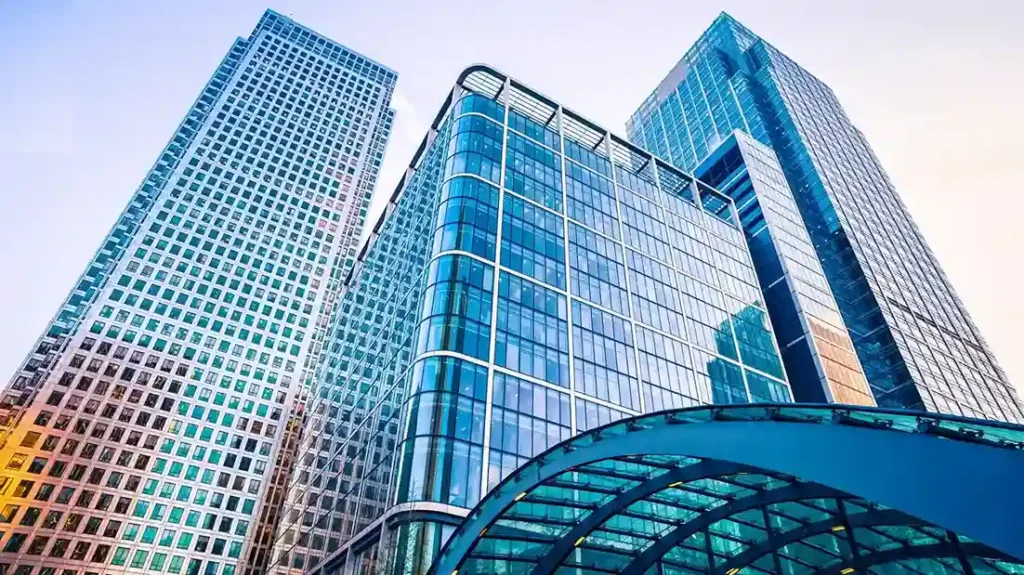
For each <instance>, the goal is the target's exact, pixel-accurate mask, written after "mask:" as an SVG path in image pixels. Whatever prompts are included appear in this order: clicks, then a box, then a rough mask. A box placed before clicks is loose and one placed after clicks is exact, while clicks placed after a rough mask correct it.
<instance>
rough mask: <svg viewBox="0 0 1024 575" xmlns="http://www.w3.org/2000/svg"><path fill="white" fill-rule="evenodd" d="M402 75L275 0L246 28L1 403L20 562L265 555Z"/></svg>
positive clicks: (182, 561)
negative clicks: (291, 448)
mask: <svg viewBox="0 0 1024 575" xmlns="http://www.w3.org/2000/svg"><path fill="white" fill-rule="evenodd" d="M395 80H396V75H395V73H394V72H392V71H391V70H389V69H387V68H385V67H383V66H381V65H380V64H377V63H375V62H373V61H372V60H370V59H368V58H366V57H364V56H361V55H359V54H357V53H355V52H353V51H351V50H349V49H348V48H345V47H344V46H341V45H339V44H337V43H335V42H333V41H331V40H329V39H327V38H324V37H323V36H320V35H319V34H316V33H315V32H312V31H311V30H309V29H307V28H304V27H303V26H301V25H299V24H297V23H295V22H293V21H292V20H290V19H289V18H286V17H284V16H281V15H280V14H277V13H275V12H272V11H268V12H267V13H266V14H264V15H263V17H262V18H261V20H260V21H259V23H258V24H257V26H256V28H255V29H254V30H253V32H252V34H251V35H250V36H249V37H248V38H246V39H242V38H239V39H238V40H237V41H235V43H234V45H233V46H232V47H231V49H230V50H229V52H228V54H227V56H226V57H225V58H224V60H223V61H222V62H221V64H220V65H219V66H218V68H217V70H216V71H215V72H214V74H213V77H212V78H211V79H210V81H209V82H208V83H207V85H206V86H205V87H204V89H203V91H202V92H201V94H200V95H199V98H198V99H197V100H196V102H195V103H194V104H193V105H192V107H191V109H190V110H189V111H188V113H187V114H186V116H185V119H184V120H183V121H182V123H181V125H179V126H178V128H177V130H176V131H175V133H174V134H173V136H172V137H171V139H170V141H169V142H168V144H167V146H166V148H165V149H164V151H163V152H162V153H161V155H160V156H159V158H158V160H157V162H156V164H155V165H154V167H153V168H152V170H151V171H150V173H149V174H148V175H147V177H146V179H145V181H144V182H143V183H142V185H141V186H140V187H139V189H138V190H137V191H136V193H135V195H134V196H133V197H132V199H131V202H130V203H129V205H128V206H127V207H126V209H125V211H124V212H123V213H122V215H121V217H120V218H119V219H118V221H117V222H116V224H115V225H114V227H113V229H112V230H111V232H110V233H109V235H108V236H107V238H106V239H105V240H104V241H103V243H102V245H101V246H100V248H99V249H98V251H97V252H96V255H95V257H94V258H93V260H92V261H91V262H90V263H89V265H88V266H87V267H86V271H85V273H84V274H83V275H82V277H81V279H80V280H79V282H78V284H77V285H76V286H75V288H74V290H73V291H72V292H71V294H70V295H69V296H68V299H67V300H66V301H65V302H64V304H63V305H62V307H61V309H60V311H59V313H58V314H57V316H56V317H55V318H54V319H53V320H52V322H51V323H50V325H49V326H48V327H47V329H46V331H45V333H44V334H43V336H42V337H41V338H40V340H39V342H38V344H37V346H36V348H35V349H34V350H33V351H32V352H31V353H30V354H29V355H28V357H27V358H26V359H25V361H24V363H23V365H22V366H21V367H20V368H19V370H18V372H17V374H16V375H15V376H14V379H13V381H12V383H11V385H10V386H9V387H8V388H7V389H6V391H5V392H4V395H3V399H2V401H0V407H2V408H3V410H4V412H3V418H2V424H3V428H4V429H3V447H2V449H0V465H2V466H3V467H2V471H0V498H2V499H0V523H2V524H3V526H2V527H0V531H2V532H3V539H2V540H0V566H2V568H3V569H2V570H3V571H4V572H11V573H17V574H18V575H54V574H56V573H60V575H77V574H83V575H84V574H89V573H99V572H122V571H127V572H139V573H141V572H143V571H147V572H167V573H186V574H189V575H196V574H204V575H232V574H234V573H236V572H240V571H239V566H240V564H241V563H242V562H244V560H245V558H246V557H247V555H248V553H249V551H250V550H252V551H254V552H255V551H258V549H259V545H256V544H254V541H257V540H259V537H258V533H259V532H266V533H268V534H269V533H271V532H272V525H271V523H272V520H273V517H274V510H275V505H278V504H279V502H280V500H281V497H280V489H281V488H282V487H283V486H284V483H285V481H284V479H283V478H284V477H285V476H286V475H287V474H286V473H279V472H277V471H275V463H278V464H283V465H285V466H286V467H285V469H284V471H287V466H289V465H290V463H291V462H290V458H289V456H288V453H286V452H285V450H283V449H282V447H281V445H282V444H283V443H284V442H285V439H286V437H285V436H286V434H294V433H295V432H296V426H295V425H294V424H295V423H296V421H297V420H296V419H295V418H296V417H299V416H301V406H302V402H303V398H304V388H305V386H307V385H308V383H309V379H310V375H311V369H312V367H313V366H314V365H315V364H316V361H317V357H318V355H319V353H320V349H321V346H322V337H323V334H324V328H325V327H326V326H327V322H328V318H329V316H330V315H331V313H332V311H333V309H334V307H335V301H334V294H335V292H336V289H337V286H338V284H339V282H340V279H341V278H342V277H343V276H344V274H345V273H347V272H348V271H349V270H350V269H351V267H352V264H353V262H354V261H355V254H356V247H357V246H356V242H357V241H358V239H359V237H360V234H361V230H362V225H363V221H364V219H365V216H366V209H367V205H368V203H369V199H370V193H371V191H372V187H373V184H374V181H375V179H376V177H377V173H378V170H379V167H380V162H381V157H382V155H383V151H384V147H385V144H386V141H387V137H388V134H389V132H390V128H391V122H392V119H393V111H392V110H390V109H389V102H390V97H391V94H392V90H393V88H394V84H395ZM293 410H294V411H293ZM286 429H287V431H286ZM292 444H294V438H292ZM274 484H276V485H274ZM263 539H264V541H263V545H264V547H265V545H266V544H268V543H269V540H270V539H269V536H266V537H264V538H263ZM257 555H258V553H254V556H253V560H254V561H257V562H258V561H259V557H258V556H257Z"/></svg>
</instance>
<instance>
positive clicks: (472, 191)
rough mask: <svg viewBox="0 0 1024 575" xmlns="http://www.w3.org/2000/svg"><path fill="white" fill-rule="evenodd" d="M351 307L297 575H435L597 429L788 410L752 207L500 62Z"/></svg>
mask: <svg viewBox="0 0 1024 575" xmlns="http://www.w3.org/2000/svg"><path fill="white" fill-rule="evenodd" d="M340 300H341V304H340V306H341V307H340V309H341V313H339V314H338V315H337V318H336V320H335V323H334V326H333V327H332V329H331V331H330V334H329V336H328V338H327V341H326V343H325V352H324V355H323V357H322V361H321V367H320V372H319V373H318V376H317V378H316V379H315V383H314V386H313V388H312V391H311V399H310V401H309V403H308V405H307V410H308V419H307V426H306V434H305V436H304V438H303V439H302V444H301V447H300V457H299V458H298V461H297V466H296V470H295V473H294V475H293V479H292V482H291V485H290V486H289V490H288V500H287V502H286V505H285V507H286V509H287V512H286V515H285V520H284V521H282V523H281V528H280V530H279V532H278V540H277V543H276V546H275V556H274V559H273V565H274V569H276V570H278V571H281V572H285V571H290V570H291V571H294V572H295V573H298V572H303V571H310V570H318V569H321V570H324V571H325V572H330V573H342V572H344V573H371V572H378V571H376V570H382V571H381V572H389V573H390V572H395V573H422V572H424V571H425V570H426V569H427V568H428V567H429V566H430V563H431V561H432V560H433V559H434V557H435V556H436V554H437V552H438V550H439V549H440V546H441V544H442V543H443V542H444V540H445V539H446V538H447V537H448V535H450V533H451V532H452V530H453V529H454V527H453V526H454V525H456V524H458V522H459V521H460V519H461V518H462V517H464V516H465V515H466V514H467V513H468V511H469V508H471V507H473V506H474V505H476V504H477V503H478V502H479V501H480V500H481V498H482V497H483V496H484V495H485V494H486V493H487V492H488V491H489V490H490V489H491V488H492V487H494V486H495V485H497V484H498V483H499V482H500V481H502V480H503V479H504V478H505V477H507V476H508V475H509V474H511V473H512V472H513V471H514V470H515V469H516V468H518V467H519V466H521V465H522V464H524V463H525V462H527V461H528V460H530V459H531V458H532V457H534V456H536V455H538V454H540V453H541V452H543V451H545V450H546V449H548V448H549V447H551V446H553V445H555V444H557V443H559V442H561V441H563V440H565V439H567V438H569V437H571V436H573V435H575V434H576V433H578V432H581V431H585V430H589V429H593V428H595V427H598V426H601V425H604V424H607V423H609V422H612V421H616V420H619V419H622V418H626V417H629V416H633V415H637V414H640V413H645V412H651V411H657V410H663V409H669V408H678V407H687V406H694V405H702V404H712V403H719V404H726V403H747V402H751V401H755V402H757V401H762V402H763V401H777V402H778V401H782V402H786V401H790V398H791V393H790V390H789V385H788V383H787V378H786V374H785V369H784V367H783V362H782V358H781V356H780V353H779V349H778V345H777V343H776V340H775V336H774V332H773V329H772V324H771V319H770V318H769V316H768V312H767V311H766V309H765V304H764V296H763V295H762V292H761V288H760V285H759V282H758V277H757V272H756V271H755V269H754V266H753V264H752V262H751V257H750V252H749V251H748V248H747V240H746V238H745V236H744V231H743V229H742V228H741V224H740V221H739V214H738V212H737V209H736V207H735V205H734V203H733V201H732V200H731V199H730V198H729V197H728V196H727V195H724V194H722V193H720V192H719V191H717V190H715V189H714V188H713V187H711V186H708V185H706V184H704V183H701V182H699V181H697V180H695V179H694V178H693V177H692V175H690V174H687V173H685V172H682V171H679V170H677V169H675V168H673V167H672V166H670V165H668V164H666V163H665V162H663V161H661V160H657V159H656V158H654V157H653V156H652V155H650V154H649V153H647V152H645V151H643V150H641V149H639V148H637V147H635V146H633V145H630V144H629V143H627V142H626V141H625V140H622V139H620V138H618V137H616V136H613V135H612V134H610V133H609V132H607V131H606V130H604V129H601V128H599V127H597V126H596V125H594V124H593V123H591V122H589V121H588V120H586V119H585V118H583V117H581V116H579V115H577V114H575V113H573V112H571V111H569V110H567V109H565V108H564V107H562V106H560V105H558V104H557V103H555V102H553V101H551V100H550V99H548V98H546V97H544V96H543V95H541V94H538V93H536V92H534V91H532V90H530V89H528V88H526V87H525V86H523V85H521V84H519V83H518V82H516V81H515V80H512V79H509V78H507V77H505V76H504V75H502V74H500V73H498V72H495V71H493V70H491V69H489V68H486V67H482V66H478V67H473V68H470V69H468V70H466V71H465V72H464V73H463V74H462V76H461V77H460V79H459V81H458V82H457V84H456V86H455V88H454V89H453V91H452V93H451V95H450V97H449V98H448V101H447V102H446V103H445V105H444V106H443V107H442V109H441V111H440V112H439V113H438V115H437V117H436V119H435V121H434V123H433V126H432V129H431V131H430V133H429V134H428V135H427V137H426V138H425V140H424V142H423V144H422V145H421V146H420V149H419V151H418V152H417V155H416V157H415V159H414V161H413V163H412V165H411V166H410V169H409V170H408V172H407V175H406V178H405V179H404V180H403V182H402V183H401V184H400V186H399V188H398V190H397V191H396V192H395V195H394V196H393V197H392V198H391V204H390V205H389V206H388V209H387V210H386V212H385V214H384V215H383V216H382V218H381V220H380V221H379V222H378V223H377V224H376V226H375V228H374V233H373V234H372V236H371V240H370V242H368V244H367V245H366V246H364V248H363V251H362V253H361V255H360V258H359V262H358V263H357V265H356V267H355V269H354V270H353V272H352V273H351V274H350V275H349V277H348V279H347V281H346V282H345V287H344V288H343V291H342V295H341V296H340ZM346 569H347V570H346Z"/></svg>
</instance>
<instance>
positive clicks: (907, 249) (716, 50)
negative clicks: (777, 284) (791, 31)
mask: <svg viewBox="0 0 1024 575" xmlns="http://www.w3.org/2000/svg"><path fill="white" fill-rule="evenodd" d="M734 131H740V132H743V133H744V134H747V135H749V136H750V138H749V139H748V140H752V141H757V142H759V143H760V144H763V145H764V146H767V147H768V148H770V149H771V150H772V151H773V152H774V154H775V156H776V158H777V160H778V163H779V165H780V167H781V169H782V172H783V174H784V176H785V180H786V184H788V187H789V188H790V190H791V191H792V196H793V199H794V200H795V202H796V206H797V208H798V209H799V213H800V215H801V217H802V220H803V224H804V225H805V226H806V229H807V232H808V233H809V237H810V240H811V243H812V245H813V246H814V249H815V251H816V254H817V259H818V260H819V262H820V266H821V269H822V271H823V272H824V276H825V278H826V279H827V280H828V284H829V287H830V288H831V292H832V297H834V300H835V303H836V304H837V305H838V310H839V312H840V314H841V316H842V320H843V323H844V324H845V330H846V331H847V332H848V334H849V336H850V338H852V342H853V347H854V349H855V350H856V354H857V359H858V360H859V363H860V366H861V368H862V370H863V374H864V376H866V378H867V381H868V384H869V387H870V391H871V394H872V395H873V396H874V399H875V401H876V402H877V403H878V404H879V405H885V406H893V407H903V408H910V409H924V410H928V411H937V412H943V413H951V414H963V415H969V416H976V417H986V418H993V419H1001V420H1007V421H1022V420H1024V412H1022V408H1021V404H1020V401H1019V399H1018V398H1017V396H1016V394H1015V392H1014V390H1013V388H1012V386H1011V385H1010V384H1009V382H1008V381H1007V378H1006V375H1005V374H1004V373H1003V371H1002V369H1000V367H999V366H998V364H997V363H996V360H995V358H994V356H993V355H992V352H991V351H990V350H989V349H988V346H987V344H986V343H985V341H984V339H983V338H982V337H981V334H980V333H979V332H978V329H977V327H976V326H975V325H974V324H973V322H972V321H971V319H970V317H969V315H968V314H967V311H966V310H965V309H964V306H963V304H962V302H961V301H960V299H959V298H958V297H957V295H956V293H955V292H954V290H953V288H952V286H951V284H950V282H949V280H948V279H947V278H946V276H945V274H944V273H943V271H942V269H941V267H940V266H939V264H938V262H937V261H936V259H935V256H934V255H933V254H932V252H931V250H930V249H929V247H928V245H927V243H926V242H925V240H924V238H923V237H922V235H921V233H920V231H919V230H918V229H917V227H916V226H915V225H914V222H913V220H912V219H911V217H910V215H909V213H908V212H907V209H906V206H904V204H903V202H902V201H901V200H900V198H899V195H898V194H897V193H896V191H895V189H894V188H893V186H892V183H891V182H890V181H889V178H888V176H887V175H886V174H885V172H884V170H883V169H882V167H881V165H880V164H879V162H878V159H877V158H876V157H875V155H874V153H873V152H872V151H871V149H870V147H869V146H868V143H867V141H866V140H865V139H864V136H863V135H862V134H861V133H860V132H859V131H858V130H857V129H856V128H855V127H854V126H853V124H852V123H851V122H850V120H849V118H848V117H847V116H846V114H845V112H844V111H843V109H842V107H841V106H840V104H839V102H838V100H837V99H836V96H835V94H833V93H832V91H831V90H830V89H829V88H828V86H826V85H825V84H824V83H823V82H821V81H820V80H818V79H817V78H815V77H814V76H813V75H812V74H811V73H809V72H808V71H806V70H804V69H803V68H801V67H800V66H799V65H798V64H796V63H795V62H794V61H793V60H791V59H790V58H788V57H787V56H786V55H784V54H783V53H781V52H780V51H779V50H777V49H776V48H775V47H773V46H772V45H771V44H769V43H767V42H765V41H764V40H763V39H761V38H759V37H758V36H756V35H754V34H753V33H752V32H750V31H749V30H747V29H746V28H744V27H743V26H742V25H741V24H740V23H738V22H737V21H736V20H734V19H733V18H731V17H730V16H729V15H727V14H722V15H721V16H720V17H719V18H718V19H717V20H716V21H715V22H714V23H713V24H712V25H711V27H710V28H709V29H708V30H707V31H706V32H705V33H704V34H703V35H702V36H701V37H700V39H699V40H698V41H697V43H696V44H694V46H693V47H692V48H690V50H688V51H687V52H686V54H685V55H684V56H683V58H682V60H680V62H679V63H678V64H677V65H676V66H675V67H674V68H673V69H672V70H671V71H670V72H669V73H668V75H667V76H666V78H665V79H664V80H663V81H662V83H661V84H660V85H659V86H658V87H657V88H656V89H655V91H654V92H653V93H652V94H651V95H650V96H649V97H648V99H647V100H646V101H645V102H644V103H643V104H642V105H641V106H640V108H639V109H638V110H637V111H636V113H635V114H634V115H633V117H632V118H631V119H630V121H629V122H628V123H627V132H628V134H629V137H630V139H631V140H632V141H634V142H636V143H638V144H639V145H643V146H645V147H646V148H647V149H649V150H651V151H652V152H654V153H655V154H657V155H659V156H661V157H664V158H668V159H669V160H670V161H672V162H673V163H675V164H676V165H677V166H680V167H682V168H684V169H690V170H696V169H698V167H699V166H701V165H702V163H703V162H705V161H706V159H707V158H708V157H709V156H711V155H712V154H714V153H715V150H716V148H717V147H718V146H719V145H721V144H722V143H723V142H724V141H726V140H727V139H729V138H730V137H731V135H732V134H733V132H734ZM756 256H757V253H756V252H755V257H756ZM799 303H800V304H802V303H804V302H799ZM818 303H823V302H821V301H820V299H819V302H818ZM824 303H826V304H827V303H828V302H824ZM826 307H827V305H826ZM819 311H821V310H819ZM825 313H827V311H826V312H825ZM808 315H810V314H808ZM817 319H819V320H823V321H824V323H825V324H828V326H826V329H825V330H824V331H823V330H821V329H820V328H821V327H822V326H821V325H818V326H817V328H815V327H814V326H813V325H812V326H811V329H812V330H813V333H814V334H815V335H814V339H815V340H819V341H821V340H828V341H832V342H833V344H834V345H833V348H832V350H830V351H829V352H827V353H826V354H824V355H827V356H830V357H831V358H832V359H830V360H829V361H830V362H837V363H840V364H842V368H843V369H842V371H844V372H847V375H849V372H850V371H852V370H854V367H855V366H854V363H856V362H855V361H852V360H850V359H837V358H840V357H845V355H846V352H845V348H846V341H845V336H843V335H842V334H841V333H839V336H838V337H836V333H837V332H836V331H835V330H834V329H833V328H836V327H840V326H838V325H836V324H835V322H832V321H828V320H827V319H826V318H824V317H822V316H817ZM842 331H843V330H839V332H842ZM819 336H821V337H819ZM816 345H817V344H816ZM833 352H835V353H837V355H834V356H833V355H832V354H833ZM828 379H829V382H830V384H835V383H838V381H840V380H841V381H845V382H846V383H844V384H842V385H841V388H842V391H843V393H844V394H845V393H850V394H851V395H850V396H849V397H858V396H859V395H860V392H859V391H858V390H857V388H858V387H859V384H858V383H856V381H855V380H857V379H859V377H856V376H853V379H849V378H846V377H845V375H844V376H843V377H840V378H833V377H831V376H829V377H828ZM794 389H797V388H794ZM835 397H837V398H839V397H840V396H839V395H836V396H835ZM842 397H848V396H847V395H842Z"/></svg>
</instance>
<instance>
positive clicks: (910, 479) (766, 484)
mask: <svg viewBox="0 0 1024 575" xmlns="http://www.w3.org/2000/svg"><path fill="white" fill-rule="evenodd" d="M1022 477H1024V427H1022V426H1016V425H1010V424H1003V423H996V422H988V421H980V420H972V419H965V418H959V417H951V416H942V415H933V414H924V413H910V412H906V411H889V410H884V409H875V408H851V407H848V406H820V405H818V406H810V405H799V404H797V405H794V404H779V405H764V404H759V405H747V406H729V407H701V408H691V409H682V410H674V411H663V412H659V413H655V414H650V415H644V416H639V417H635V418H632V419H628V420H623V421H619V422H616V423H613V424H610V425H607V426H604V427H601V428H598V429H595V430H593V431H590V432H588V433H584V434H582V435H579V436H576V437H574V438H572V439H569V440H567V441H565V442H563V443H561V444H559V445H557V446H555V447H554V448H552V449H550V450H548V451H547V452H545V453H543V454H541V455H540V456H538V457H536V458H534V459H533V460H531V461H530V462H528V463H527V464H526V465H524V466H522V467H521V468H519V469H518V470H517V471H516V472H515V473H514V474H512V475H511V476H509V477H508V478H507V479H506V480H505V481H504V482H502V483H501V484H500V485H499V486H498V487H497V488H495V489H494V490H493V491H492V492H491V493H490V494H489V495H488V496H487V497H486V498H485V499H484V500H483V501H481V503H480V504H479V505H478V506H477V507H476V508H475V509H473V511H472V512H471V513H470V515H469V516H468V517H467V518H466V520H465V521H464V522H463V523H462V525H461V526H460V527H459V528H458V529H457V530H456V532H455V533H454V535H453V536H452V537H451V539H450V540H449V541H448V543H447V545H446V546H445V548H444V550H443V551H442V554H441V557H440V559H439V560H438V561H437V562H435V564H434V565H433V566H432V568H431V571H430V573H431V575H470V574H477V573H479V574H482V573H509V574H523V575H526V574H532V575H547V574H565V575H568V574H574V575H599V574H603V573H623V574H630V575H682V574H691V573H716V574H721V575H739V574H741V573H793V574H801V573H830V574H832V573H834V574H840V575H847V574H851V573H876V574H894V573H966V574H975V573H977V574H982V573H986V574H988V573H1024V520H1022V518H1024V490H1021V489H1020V478H1022Z"/></svg>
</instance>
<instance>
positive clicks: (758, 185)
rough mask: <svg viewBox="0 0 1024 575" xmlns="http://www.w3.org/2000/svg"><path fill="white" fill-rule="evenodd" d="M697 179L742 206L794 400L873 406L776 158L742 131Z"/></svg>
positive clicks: (712, 157) (720, 148)
mask: <svg viewBox="0 0 1024 575" xmlns="http://www.w3.org/2000/svg"><path fill="white" fill-rule="evenodd" d="M696 174H697V176H698V177H699V178H700V179H701V181H704V182H707V183H708V184H711V185H714V186H716V187H717V188H718V189H719V190H721V191H722V192H723V193H725V194H727V195H729V196H730V197H731V198H732V199H733V201H734V202H735V203H736V206H737V212H738V214H739V219H740V222H741V224H742V227H743V231H744V233H745V234H746V236H747V243H748V245H749V246H750V250H751V254H752V255H753V260H754V268H755V269H756V270H757V275H758V280H759V281H760V282H761V285H762V286H765V287H764V291H765V299H766V307H767V309H768V314H769V315H770V316H771V318H772V322H773V324H774V325H775V334H776V336H777V337H778V338H779V342H780V347H781V349H782V359H783V362H784V363H785V365H786V372H787V373H788V374H789V381H790V385H792V386H793V394H794V397H796V399H797V400H798V401H804V402H816V403H821V402H827V403H843V404H847V405H874V404H875V402H874V398H873V397H872V395H871V392H870V390H869V389H868V383H867V380H866V379H865V377H864V372H863V370H862V369H861V366H860V362H859V361H858V360H857V354H856V352H855V351H854V348H853V343H852V341H851V339H850V335H849V333H848V332H847V331H846V325H845V324H844V323H843V319H842V317H841V316H840V314H839V310H838V307H837V305H836V301H835V299H834V298H833V297H832V292H831V290H830V289H829V286H828V282H827V281H826V280H825V275H824V273H823V272H822V269H821V264H820V263H819V262H818V258H817V257H816V256H815V252H814V246H813V245H812V244H811V239H810V236H809V235H808V233H807V228H806V227H805V226H804V223H803V220H802V219H801V218H800V212H799V211H798V210H797V207H796V202H795V201H794V199H793V194H792V192H791V191H790V189H789V186H788V185H787V184H786V178H785V177H784V176H783V173H782V168H781V167H780V166H779V162H778V159H777V158H776V157H775V153H774V152H773V151H772V150H771V148H769V147H767V146H764V145H762V144H760V143H758V142H757V141H756V140H754V139H753V138H751V137H750V136H748V135H746V134H744V133H743V132H740V131H738V130H737V131H735V132H733V134H732V135H730V136H729V137H728V138H726V140H725V141H724V142H723V143H722V144H720V145H719V146H718V147H717V148H715V150H714V152H712V154H711V155H710V156H708V157H707V158H706V159H705V160H704V161H703V162H701V165H700V166H698V168H697V172H696Z"/></svg>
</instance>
